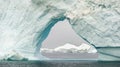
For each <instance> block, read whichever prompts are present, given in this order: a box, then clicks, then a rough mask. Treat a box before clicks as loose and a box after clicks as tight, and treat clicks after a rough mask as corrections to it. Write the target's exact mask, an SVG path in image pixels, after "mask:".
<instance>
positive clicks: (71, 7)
mask: <svg viewBox="0 0 120 67" xmlns="http://www.w3.org/2000/svg"><path fill="white" fill-rule="evenodd" d="M119 17H120V1H119V0H49V1H48V0H44V1H43V0H24V1H22V0H0V47H1V48H0V52H1V54H2V53H4V52H8V51H12V50H15V51H18V52H20V53H22V54H23V55H24V56H26V57H28V55H29V56H33V55H34V54H36V53H37V52H39V49H40V46H41V43H42V42H43V41H44V39H45V38H46V37H47V35H48V34H49V31H50V29H51V27H52V26H54V24H55V23H57V22H58V21H62V20H64V19H66V18H67V19H68V20H69V22H70V24H71V25H72V26H73V28H74V30H75V32H77V33H78V34H79V35H80V37H82V38H83V39H84V40H86V41H87V42H89V43H90V44H92V45H94V46H95V47H120V31H119V30H120V18H119ZM118 50H119V49H118ZM105 52H107V51H106V50H105ZM103 53H104V52H103ZM105 54H106V53H105ZM107 55H109V56H113V57H117V58H119V54H118V55H116V54H115V55H114V54H112V52H109V53H108V54H107Z"/></svg>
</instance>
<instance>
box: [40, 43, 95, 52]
mask: <svg viewBox="0 0 120 67" xmlns="http://www.w3.org/2000/svg"><path fill="white" fill-rule="evenodd" d="M41 52H43V53H54V52H60V53H96V52H97V51H96V49H93V48H92V47H91V46H89V45H87V44H85V43H83V44H81V45H80V46H75V45H73V44H70V43H66V44H65V45H63V46H59V47H56V48H54V49H49V48H41Z"/></svg>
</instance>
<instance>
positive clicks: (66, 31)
mask: <svg viewBox="0 0 120 67" xmlns="http://www.w3.org/2000/svg"><path fill="white" fill-rule="evenodd" d="M66 43H70V44H74V45H80V44H81V43H85V41H84V40H83V39H82V38H80V37H79V36H78V35H77V34H76V32H74V30H73V29H72V27H71V25H70V24H69V22H68V21H67V20H65V21H61V22H58V23H56V24H55V26H53V27H52V29H51V31H50V33H49V35H48V37H47V38H46V39H45V40H44V41H43V43H42V48H55V47H58V46H62V45H64V44H66Z"/></svg>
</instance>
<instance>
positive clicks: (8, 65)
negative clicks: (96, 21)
mask: <svg viewBox="0 0 120 67" xmlns="http://www.w3.org/2000/svg"><path fill="white" fill-rule="evenodd" d="M0 67H120V62H119V61H91V60H69V61H68V60H63V61H62V60H49V61H48V60H47V61H1V62H0Z"/></svg>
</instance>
